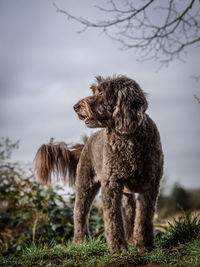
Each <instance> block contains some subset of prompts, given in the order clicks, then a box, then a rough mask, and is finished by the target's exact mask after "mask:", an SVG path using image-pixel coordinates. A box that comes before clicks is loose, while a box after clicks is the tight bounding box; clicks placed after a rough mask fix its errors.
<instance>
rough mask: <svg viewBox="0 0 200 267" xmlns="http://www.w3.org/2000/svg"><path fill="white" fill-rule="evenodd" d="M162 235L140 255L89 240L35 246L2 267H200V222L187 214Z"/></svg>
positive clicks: (0, 262)
mask: <svg viewBox="0 0 200 267" xmlns="http://www.w3.org/2000/svg"><path fill="white" fill-rule="evenodd" d="M164 227H165V229H164V231H162V232H161V231H158V232H157V235H156V242H155V248H154V249H153V250H152V251H151V252H148V253H145V254H143V255H139V254H138V253H137V251H136V249H135V247H134V246H133V245H129V249H128V250H127V251H123V252H122V253H119V254H110V253H109V250H108V246H107V244H106V241H105V239H104V238H103V237H102V236H101V237H99V238H91V239H87V240H86V239H85V240H84V242H83V243H82V244H81V245H80V246H76V245H74V244H73V243H68V244H66V246H61V245H59V246H55V245H53V244H52V246H50V247H45V246H44V247H42V246H40V245H31V246H29V247H27V248H26V249H25V250H24V251H23V253H21V254H20V255H15V256H14V255H10V256H3V255H1V256H0V266H8V267H14V266H16V267H18V266H31V267H32V266H48V267H54V266H56V267H62V266H63V267H64V266H71V267H72V266H73V267H76V266H77V267H79V266H80V267H87V266H91V267H92V266H95V267H97V266H115V267H117V266H121V267H122V266H171V265H172V266H188V267H199V266H200V239H199V237H200V222H199V219H198V218H197V216H191V214H185V215H184V216H182V217H181V218H179V219H174V221H173V222H172V223H170V224H169V225H168V226H164Z"/></svg>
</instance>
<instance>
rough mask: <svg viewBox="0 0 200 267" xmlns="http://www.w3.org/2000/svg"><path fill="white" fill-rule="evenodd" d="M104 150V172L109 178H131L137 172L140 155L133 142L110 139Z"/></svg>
mask: <svg viewBox="0 0 200 267" xmlns="http://www.w3.org/2000/svg"><path fill="white" fill-rule="evenodd" d="M108 141H109V142H107V143H106V146H105V150H104V163H105V167H106V168H105V171H106V172H107V175H109V176H116V178H117V179H119V178H128V177H130V176H131V177H132V176H133V175H134V173H135V172H136V171H138V167H139V166H138V163H139V161H140V160H139V157H140V155H139V154H138V152H137V150H138V149H137V147H138V144H137V142H135V141H134V140H126V139H121V138H115V139H114V138H112V139H111V140H108Z"/></svg>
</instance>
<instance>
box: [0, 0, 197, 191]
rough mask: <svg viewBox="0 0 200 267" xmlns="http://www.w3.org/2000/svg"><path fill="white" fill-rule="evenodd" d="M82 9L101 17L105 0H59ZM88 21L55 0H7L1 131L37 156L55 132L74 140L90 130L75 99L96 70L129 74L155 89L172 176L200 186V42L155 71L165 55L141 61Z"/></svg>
mask: <svg viewBox="0 0 200 267" xmlns="http://www.w3.org/2000/svg"><path fill="white" fill-rule="evenodd" d="M54 2H55V3H56V4H57V5H58V6H59V7H61V8H64V9H68V10H69V11H70V12H71V13H73V14H77V15H78V16H82V17H88V18H91V19H95V18H96V17H98V16H100V14H99V11H98V10H96V9H95V8H94V4H95V3H97V4H100V3H102V2H103V1H92V0H86V1H81V0H76V1H73V0H59V1H58V0H55V1H54ZM80 29H81V27H80V25H78V23H75V22H73V21H68V20H67V18H66V17H65V16H64V15H62V14H59V13H57V12H56V10H55V8H54V7H53V1H51V0H44V1H39V0H29V1H27V0H18V1H16V0H0V109H1V110H0V135H1V136H8V137H10V138H11V139H12V140H13V141H15V140H18V139H20V149H19V150H18V151H16V152H15V153H14V154H13V158H14V159H15V160H19V161H25V162H26V161H30V162H32V161H33V159H34V156H35V153H36V150H37V148H38V147H39V146H40V145H41V144H42V143H46V142H48V141H49V139H50V137H54V138H55V140H57V141H61V140H63V141H65V142H67V143H70V142H72V141H73V142H75V141H80V139H81V135H83V134H88V135H89V134H90V133H91V130H89V129H87V128H86V127H85V125H84V124H83V122H81V121H79V120H78V118H77V116H76V114H75V113H74V112H73V109H72V106H73V104H75V103H76V101H77V100H79V99H80V98H82V97H84V96H86V95H89V94H90V89H89V86H90V84H91V83H93V81H94V77H95V76H97V75H103V76H109V75H113V74H125V75H127V76H129V77H131V78H133V79H135V80H136V81H137V82H138V83H139V84H140V85H141V87H142V88H143V90H144V91H145V92H147V93H148V94H149V96H148V101H149V109H148V113H149V114H150V116H151V117H152V118H153V120H154V121H155V122H156V123H157V126H158V128H159V130H160V134H161V139H162V143H163V149H164V153H165V174H166V176H167V177H168V180H169V182H170V183H173V182H179V183H181V184H182V185H183V186H185V187H188V188H196V187H200V179H199V173H200V141H199V139H200V138H199V137H200V119H199V115H200V105H199V104H198V103H197V101H196V100H195V99H194V97H193V95H194V94H197V95H200V85H199V84H196V83H195V82H194V80H192V79H191V75H199V74H200V73H199V70H200V56H199V55H200V54H199V51H200V47H199V45H195V46H192V47H190V49H189V50H188V53H187V55H185V57H184V60H185V63H183V62H178V61H176V62H173V63H171V64H170V66H169V67H168V68H163V69H161V70H160V71H159V72H156V70H157V68H158V66H159V63H158V62H138V61H137V60H136V59H137V55H135V53H134V51H133V50H127V51H120V50H119V49H118V47H119V44H117V43H115V42H113V41H112V40H110V39H109V38H107V37H106V36H104V35H102V34H99V32H98V31H96V30H95V29H90V30H88V31H86V32H85V33H83V34H77V33H76V32H77V31H78V30H80Z"/></svg>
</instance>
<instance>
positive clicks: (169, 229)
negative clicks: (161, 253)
mask: <svg viewBox="0 0 200 267" xmlns="http://www.w3.org/2000/svg"><path fill="white" fill-rule="evenodd" d="M161 227H163V228H164V229H165V232H164V233H163V232H158V233H157V236H156V241H157V242H156V243H157V245H158V246H161V247H163V248H170V247H173V246H178V245H180V244H185V243H187V242H191V241H192V240H193V239H195V238H199V237H200V220H199V218H198V216H195V215H194V216H192V214H191V213H190V212H188V213H186V214H183V215H182V216H180V217H179V218H178V219H175V218H173V223H169V226H161Z"/></svg>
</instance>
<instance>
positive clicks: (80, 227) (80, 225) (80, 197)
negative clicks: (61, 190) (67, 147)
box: [74, 156, 100, 244]
mask: <svg viewBox="0 0 200 267" xmlns="http://www.w3.org/2000/svg"><path fill="white" fill-rule="evenodd" d="M99 188H100V183H97V182H95V181H94V175H93V172H92V169H91V167H90V166H89V163H88V161H87V160H86V158H84V159H83V156H82V158H81V161H80V162H79V165H78V170H77V180H76V198H75V207H74V242H75V243H76V244H80V243H81V241H82V240H83V237H84V236H89V229H88V216H89V212H90V207H91V205H92V202H93V200H94V198H95V196H96V195H97V193H98V191H99Z"/></svg>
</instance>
